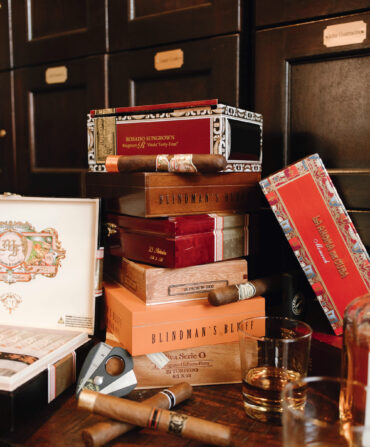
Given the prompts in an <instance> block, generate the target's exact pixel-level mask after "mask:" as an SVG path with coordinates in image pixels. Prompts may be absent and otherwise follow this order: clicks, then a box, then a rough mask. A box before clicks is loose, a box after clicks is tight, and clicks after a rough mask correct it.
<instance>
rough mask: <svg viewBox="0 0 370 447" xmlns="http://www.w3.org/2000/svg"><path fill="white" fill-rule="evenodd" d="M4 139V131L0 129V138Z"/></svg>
mask: <svg viewBox="0 0 370 447" xmlns="http://www.w3.org/2000/svg"><path fill="white" fill-rule="evenodd" d="M4 137H6V130H5V129H0V138H4Z"/></svg>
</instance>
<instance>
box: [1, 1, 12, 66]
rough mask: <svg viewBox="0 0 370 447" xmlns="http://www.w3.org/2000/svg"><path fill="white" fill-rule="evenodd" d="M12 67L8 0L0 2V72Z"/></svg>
mask: <svg viewBox="0 0 370 447" xmlns="http://www.w3.org/2000/svg"><path fill="white" fill-rule="evenodd" d="M9 67H11V62H10V52H9V17H8V0H2V1H1V2H0V70H4V69H7V68H9Z"/></svg>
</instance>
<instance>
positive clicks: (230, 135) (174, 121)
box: [87, 50, 262, 172]
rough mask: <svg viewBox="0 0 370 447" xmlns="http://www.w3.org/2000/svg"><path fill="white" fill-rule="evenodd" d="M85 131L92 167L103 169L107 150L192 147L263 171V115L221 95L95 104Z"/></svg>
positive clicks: (233, 166)
mask: <svg viewBox="0 0 370 447" xmlns="http://www.w3.org/2000/svg"><path fill="white" fill-rule="evenodd" d="M176 51H177V50H176ZM179 51H181V50H179ZM158 54H160V53H158ZM87 132H88V160H89V170H90V171H92V172H104V171H105V158H106V156H107V155H139V154H146V155H160V154H190V153H192V154H220V155H223V156H224V157H225V158H226V160H227V166H226V169H225V171H233V172H260V171H261V163H262V116H261V115H260V114H258V113H254V112H250V111H247V110H243V109H240V108H235V107H231V106H227V105H224V104H219V103H218V101H217V100H210V101H198V102H197V101H193V102H188V103H171V104H167V105H166V104H159V105H148V106H134V107H126V108H122V107H121V108H119V107H118V108H116V109H113V112H112V109H105V110H92V111H91V112H90V114H89V115H88V121H87ZM194 135H196V138H194Z"/></svg>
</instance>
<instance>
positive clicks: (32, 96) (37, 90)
mask: <svg viewBox="0 0 370 447" xmlns="http://www.w3.org/2000/svg"><path fill="white" fill-rule="evenodd" d="M49 70H52V71H51V73H52V74H53V73H56V75H55V76H51V78H50V79H49V82H48V81H47V80H48V71H49ZM53 70H54V71H53ZM58 72H59V75H58ZM49 73H50V71H49ZM63 75H64V77H62V76H63ZM58 76H59V77H58ZM56 79H58V80H59V81H58V82H55V80H56ZM104 86H105V73H104V56H93V57H88V58H83V59H76V60H72V61H68V62H65V63H60V64H59V65H52V66H46V65H43V66H35V67H28V68H22V69H17V70H15V109H16V128H17V180H18V190H19V191H20V192H22V193H27V194H29V195H55V196H61V195H66V196H79V195H81V179H82V177H83V174H84V172H85V171H86V170H87V141H86V119H87V113H88V111H89V110H90V109H92V108H102V107H106V104H105V88H104Z"/></svg>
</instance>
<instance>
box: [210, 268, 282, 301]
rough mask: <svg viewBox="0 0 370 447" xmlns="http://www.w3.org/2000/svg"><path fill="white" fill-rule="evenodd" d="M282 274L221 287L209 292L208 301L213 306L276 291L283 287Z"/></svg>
mask: <svg viewBox="0 0 370 447" xmlns="http://www.w3.org/2000/svg"><path fill="white" fill-rule="evenodd" d="M281 282H282V280H281V276H280V275H273V276H268V277H265V278H259V279H254V280H251V281H248V282H246V283H244V284H235V285H232V286H226V287H219V288H217V289H213V290H211V291H210V292H209V293H208V302H209V303H210V304H212V305H213V306H221V305H223V304H228V303H234V302H236V301H242V300H248V299H250V298H253V297H255V296H261V295H264V294H265V293H267V292H275V291H277V290H279V289H280V288H281Z"/></svg>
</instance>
